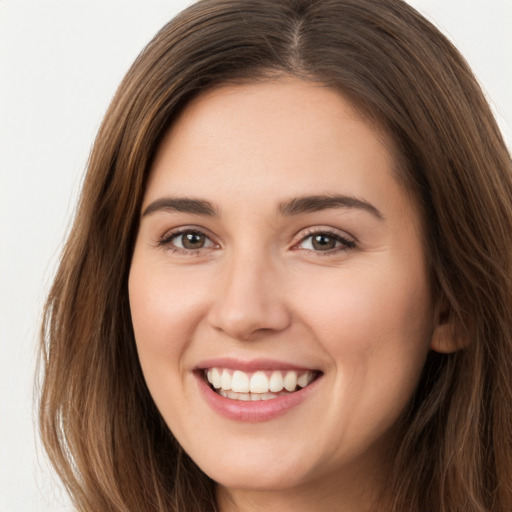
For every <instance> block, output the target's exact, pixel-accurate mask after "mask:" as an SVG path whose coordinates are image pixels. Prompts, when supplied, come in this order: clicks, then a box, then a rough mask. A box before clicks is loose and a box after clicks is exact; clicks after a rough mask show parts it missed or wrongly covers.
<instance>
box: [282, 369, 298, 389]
mask: <svg viewBox="0 0 512 512" xmlns="http://www.w3.org/2000/svg"><path fill="white" fill-rule="evenodd" d="M296 387H297V372H287V374H286V375H285V376H284V389H286V391H295V388H296Z"/></svg>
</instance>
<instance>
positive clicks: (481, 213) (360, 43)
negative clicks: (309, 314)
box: [40, 0, 512, 512]
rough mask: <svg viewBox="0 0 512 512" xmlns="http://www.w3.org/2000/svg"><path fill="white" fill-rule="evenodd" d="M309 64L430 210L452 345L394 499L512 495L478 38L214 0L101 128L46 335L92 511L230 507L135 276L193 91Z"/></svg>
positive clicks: (502, 167)
mask: <svg viewBox="0 0 512 512" xmlns="http://www.w3.org/2000/svg"><path fill="white" fill-rule="evenodd" d="M283 75H292V76H295V77H298V78H300V79H303V80H314V81H315V82H319V83H322V84H325V85H326V86H328V87H332V88H335V89H336V90H338V91H340V93H341V94H342V95H344V96H345V97H346V98H347V99H349V101H351V102H352V104H353V105H354V106H355V108H356V109H357V110H358V111H359V112H361V113H362V115H364V116H365V117H366V118H367V119H368V120H370V121H371V122H373V123H375V124H376V125H377V126H378V127H380V128H381V129H382V131H383V132H384V133H385V134H386V136H387V137H389V140H390V141H391V142H392V145H393V147H394V148H395V154H396V157H397V161H398V163H399V179H400V180H402V182H403V183H404V186H405V187H406V188H407V190H409V191H410V192H411V194H412V196H413V197H414V198H415V200H416V201H417V203H418V206H419V208H420V210H421V214H422V219H423V226H424V239H425V251H426V254H427V258H428V263H429V269H430V273H431V282H432V287H433V292H434V293H435V296H436V297H437V298H438V300H439V302H440V304H442V305H443V308H442V310H441V312H440V320H439V321H440V322H445V323H447V324H449V325H450V326H451V329H452V331H451V332H452V333H453V337H454V343H455V342H456V340H461V342H460V345H461V346H462V345H464V347H465V348H463V349H461V350H457V351H454V352H453V353H451V354H438V353H434V352H432V353H431V354H430V355H429V358H428V360H427V364H426V367H425V370H424V374H423V376H422V379H421V382H420V385H419V388H418V391H417V393H416V395H415V397H414V398H413V400H412V402H411V405H410V408H409V410H408V411H407V412H406V414H405V415H404V418H403V420H402V424H403V429H402V432H401V437H400V439H399V440H398V439H397V449H396V454H397V455H396V458H395V460H393V461H390V465H391V466H392V471H391V473H390V475H391V476H390V486H391V488H392V490H393V492H392V494H393V496H394V501H393V503H392V504H390V505H389V509H390V510H393V511H395V512H400V511H401V512H405V511H411V510H415V511H425V512H427V511H431V510H436V511H440V512H448V511H449V512H457V511H459V512H483V511H491V512H507V511H508V510H511V509H512V482H511V478H510V475H511V474H512V445H511V443H512V442H511V436H510V432H512V415H511V413H510V410H511V407H512V384H511V376H512V315H511V314H510V312H511V311H512V172H511V164H510V156H509V154H508V152H507V149H506V147H505V144H504V143H503V140H502V138H501V135H500V133H499V130H498V128H497V125H496V123H495V121H494V119H493V116H492V114H491V111H490V109H489V107H488V105H487V103H486V101H485V98H484V96H483V94H482V92H481V90H480V88H479V86H478V84H477V82H476V80H475V78H474V77H473V75H472V73H471V71H470V70H469V68H468V66H467V64H466V63H465V62H464V60H463V58H462V57H461V56H460V54H459V53H458V52H457V51H456V50H455V48H454V47H453V46H452V45H451V44H450V43H449V42H448V40H447V39H446V38H445V37H444V36H442V35H441V34H440V32H439V31H438V30H437V29H436V28H434V27H433V26H432V25H431V24H430V23H429V22H427V21H426V20H425V19H424V18H422V17H421V16H420V15H419V14H418V13H417V12H416V11H415V10H414V9H412V8H411V7H410V6H408V5H407V4H406V3H405V2H403V1H401V0H322V1H315V0H280V1H276V0H202V1H199V2H198V3H196V4H194V5H192V6H191V7H190V8H188V9H186V10H185V11H184V12H182V13H181V14H180V15H179V16H178V17H176V18H175V19H174V20H173V21H171V22H170V23H169V24H168V25H166V26H165V27H164V28H163V29H162V30H161V31H160V32H159V33H158V34H157V35H156V36H155V38H154V39H153V40H152V41H151V42H150V43H149V45H148V46H147V47H146V48H145V49H144V51H143V52H142V53H141V54H140V55H139V57H138V58H137V60H136V61H135V63H134V64H133V66H132V68H131V69H130V70H129V72H128V73H127V75H126V77H125V78H124V80H123V82H122V83H121V85H120V87H119V89H118V91H117V93H116V95H115V97H114V99H113V101H112V104H111V105H110V107H109V109H108V111H107V113H106V115H105V118H104V121H103V123H102V126H101V128H100V130H99V132H98V135H97V138H96V141H95V144H94V147H93V150H92V153H91V155H90V159H89V162H88V171H87V176H86V179H85V182H84V186H83V190H82V195H81V198H80V202H79V206H78V210H77V214H76V218H75V222H74V225H73V228H72V231H71V234H70V236H69V239H68V242H67V244H66V246H65V249H64V252H63V255H62V258H61V263H60V267H59V270H58V272H57V275H56V277H55V281H54V285H53V287H52V289H51V292H50V295H49V298H48V302H47V305H46V310H45V316H44V323H43V327H42V334H41V339H42V341H41V350H42V372H43V374H44V380H43V382H42V392H41V397H40V429H41V433H42V438H43V441H44V444H45V447H46V449H47V451H48V453H49V455H50V459H51V460H52V462H53V464H54V466H55V468H56V470H57V472H58V474H59V476H60V477H61V479H62V480H63V482H64V484H65V485H66V487H67V489H68V491H69V493H70V495H71V497H72V499H73V501H74V504H75V506H76V508H77V510H78V511H81V512H85V511H87V512H91V511H100V510H101V511H102V512H114V511H115V512H121V511H123V512H128V511H131V512H133V511H138V512H149V511H155V512H164V511H166V512H168V511H180V512H181V511H187V512H188V511H198V512H199V511H211V510H215V508H216V505H215V490H214V482H212V481H211V480H210V479H209V478H208V477H207V476H206V475H204V474H203V473H202V472H201V471H200V469H199V468H198V467H197V466H196V465H195V463H194V462H193V461H192V460H190V458H189V457H188V456H187V455H186V454H185V453H184V452H183V450H182V449H181V447H180V446H179V444H178V443H177V441H176V440H175V439H174V437H173V436H172V434H171V432H170V431H169V429H168V428H167V426H166V425H165V423H164V422H163V420H162V418H161V416H160V414H159V412H158V410H157V409H156V406H155V405H154V403H153V401H152V399H151V397H150V395H149V392H148V390H147V387H146V384H145V382H144V378H143V375H142V371H141V368H140V365H139V362H138V358H137V352H136V348H135V341H134V336H133V330H132V327H131V318H130V310H129V304H128V291H127V281H128V272H129V268H130V260H131V255H132V252H133V246H134V242H135V237H136V234H137V229H138V222H139V216H140V208H141V203H142V197H143V194H144V190H145V185H146V181H147V178H148V173H149V171H150V168H151V164H152V161H153V158H154V155H155V153H156V150H157V148H158V146H159V144H160V141H161V140H162V138H163V137H164V135H165V134H166V132H167V130H168V129H169V127H170V126H171V125H172V124H173V122H174V121H175V120H176V118H177V116H178V115H179V113H180V112H181V111H182V110H183V109H184V108H185V107H186V105H187V104H188V102H189V101H190V100H191V99H193V98H194V97H196V96H197V95H199V94H201V93H202V92H203V91H206V90H209V89H211V88H213V87H219V86H222V85H223V84H226V83H233V82H235V83H236V82H253V81H260V80H269V79H275V78H276V77H279V76H283Z"/></svg>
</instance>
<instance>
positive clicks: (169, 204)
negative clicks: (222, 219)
mask: <svg viewBox="0 0 512 512" xmlns="http://www.w3.org/2000/svg"><path fill="white" fill-rule="evenodd" d="M158 211H174V212H183V213H194V214H196V215H206V216H208V217H218V216H219V212H218V210H217V208H216V207H215V206H214V205H213V204H212V203H210V201H205V200H204V199H190V198H188V197H162V198H160V199H157V200H156V201H153V202H152V203H151V204H149V205H148V206H147V207H146V209H145V210H144V211H143V212H142V216H143V217H145V216H146V215H151V214H152V213H155V212H158Z"/></svg>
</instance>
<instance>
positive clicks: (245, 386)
mask: <svg viewBox="0 0 512 512" xmlns="http://www.w3.org/2000/svg"><path fill="white" fill-rule="evenodd" d="M224 371H225V370H224ZM231 389H232V390H233V391H235V392H236V393H249V376H248V375H247V374H246V373H245V372H241V371H240V370H235V372H234V373H233V378H232V380H231Z"/></svg>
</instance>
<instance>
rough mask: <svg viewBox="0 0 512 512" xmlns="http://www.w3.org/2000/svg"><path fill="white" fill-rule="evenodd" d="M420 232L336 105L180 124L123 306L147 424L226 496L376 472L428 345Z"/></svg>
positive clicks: (359, 130)
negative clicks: (147, 399) (150, 403)
mask: <svg viewBox="0 0 512 512" xmlns="http://www.w3.org/2000/svg"><path fill="white" fill-rule="evenodd" d="M420 225H421V223H420V220H419V216H418V214H417V211H416V209H415V207H414V205H413V204H412V202H411V199H410V195H409V194H407V193H406V191H404V190H403V188H402V186H401V185H400V184H399V183H398V181H397V180H396V178H395V162H394V160H393V157H392V155H391V152H390V150H389V148H388V147H387V146H386V145H385V144H384V143H383V141H382V137H381V136H379V134H378V132H377V131H375V130H374V129H373V128H372V127H371V126H370V125H369V124H368V123H367V122H365V121H364V120H363V119H362V118H361V117H360V116H359V115H358V114H357V113H356V112H355V111H354V110H353V109H352V108H351V106H350V104H349V103H348V102H347V101H346V100H344V98H343V97H342V96H340V95H339V94H338V93H336V92H335V91H333V90H332V89H329V88H327V87H322V86H320V85H318V84H313V83H305V82H301V81H298V80H292V79H289V80H283V81H279V82H278V81H275V82H271V81H269V82H264V83H263V82H262V83H258V84H254V85H240V86H230V87H225V88H220V89H217V90H214V91H210V92H207V93H205V94H203V95H202V96H200V97H199V98H198V99H196V100H195V101H193V102H192V103H191V104H190V105H189V106H188V107H187V108H186V109H185V110H184V112H183V113H182V115H181V116H180V118H179V119H178V121H177V122H176V123H175V124H174V126H173V127H172V129H171V131H170V132H169V133H168V134H167V136H166V138H165V139H164V141H163V143H162V144H161V147H160V149H159V152H158V154H157V158H156V160H155V162H154V165H153V168H152V172H151V175H150V179H149V183H148V186H147V190H146V193H145V197H144V201H143V207H142V212H141V224H140V230H139V233H138V237H137V241H136V245H135V252H134V255H133V261H132V266H131V272H130V279H129V293H130V305H131V313H132V319H133V327H134V331H135V338H136V343H137V348H138V352H139V356H140V362H141V365H142V370H143V372H144V376H145V379H146V382H147V385H148V387H149V390H150V392H151V394H152V396H153V399H154V400H155V403H156V405H157V407H158V408H159V410H160V412H161V414H162V416H163V418H164V419H165V421H166V422H167V424H168V426H169V427H170V429H171V430H172V432H173V434H174V435H175V436H176V438H177V439H178V441H179V442H180V444H181V445H182V446H183V448H184V449H185V450H186V451H187V452H188V453H189V455H190V456H191V457H192V459H194V460H195V461H196V463H197V464H198V465H199V466H200V467H201V469H203V470H204V471H205V472H206V473H207V474H208V475H209V476H211V477H212V478H213V479H214V480H216V481H217V482H219V483H220V484H221V485H222V486H223V487H224V488H228V489H231V490H233V489H247V490H251V489H252V490H255V491H258V490H259V491H265V490H284V489H288V490H291V489H298V488H308V487H314V486H316V485H325V483H326V482H328V481H329V480H330V479H332V481H337V482H343V481H344V482H349V481H350V479H352V481H353V482H355V481H357V482H359V483H360V484H361V485H363V484H365V485H368V483H369V482H368V480H369V479H371V475H374V474H376V473H379V472H382V471H384V469H383V468H384V461H385V460H386V457H387V456H388V455H389V453H388V448H389V444H390V439H391V437H392V435H393V433H394V431H395V428H396V424H397V420H398V418H399V416H400V414H401V413H402V412H403V411H404V408H405V407H406V405H407V403H408V401H409V399H410V398H411V395H412V394H413V392H414V389H415V386H416V385H417V382H418V379H419V376H420V373H421V370H422V367H423V365H424V362H425V358H426V355H427V353H428V350H429V348H430V346H431V342H432V336H433V335H434V331H435V329H434V327H435V326H434V321H433V316H434V314H433V310H434V308H433V304H432V301H431V295H430V289H429V283H428V280H427V270H426V262H425V258H424V250H423V247H422V235H421V227H420ZM208 381H210V382H208ZM215 388H217V389H215ZM340 489H341V487H340Z"/></svg>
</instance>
